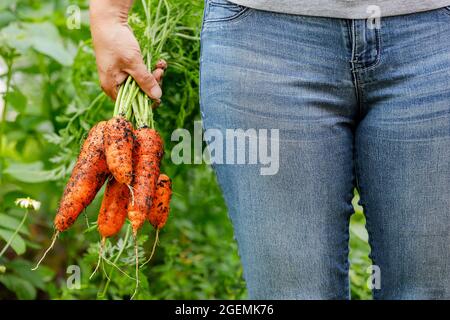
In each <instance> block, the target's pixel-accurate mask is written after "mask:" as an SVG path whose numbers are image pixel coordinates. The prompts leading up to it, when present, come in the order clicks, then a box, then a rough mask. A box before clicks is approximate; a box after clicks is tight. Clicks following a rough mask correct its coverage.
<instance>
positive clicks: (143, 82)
mask: <svg viewBox="0 0 450 320" xmlns="http://www.w3.org/2000/svg"><path fill="white" fill-rule="evenodd" d="M124 71H126V72H127V73H129V74H130V75H131V76H132V77H133V79H134V80H135V81H136V82H137V84H138V85H139V87H141V89H142V91H144V92H145V93H146V94H147V95H148V96H149V97H150V98H152V99H155V100H159V99H160V98H161V95H162V90H161V88H160V86H159V84H158V81H157V80H156V79H155V77H154V75H153V74H151V73H150V72H149V71H148V70H147V67H146V66H145V64H144V63H140V64H136V65H134V66H133V67H132V68H131V69H128V70H127V69H125V70H124Z"/></svg>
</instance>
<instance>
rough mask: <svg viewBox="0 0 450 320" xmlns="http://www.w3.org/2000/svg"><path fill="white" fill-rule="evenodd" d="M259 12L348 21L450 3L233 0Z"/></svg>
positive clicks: (445, 0)
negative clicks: (344, 19)
mask: <svg viewBox="0 0 450 320" xmlns="http://www.w3.org/2000/svg"><path fill="white" fill-rule="evenodd" d="M230 1H231V2H234V3H237V4H240V5H243V6H246V7H251V8H255V9H261V10H267V11H275V12H283V13H291V14H301V15H307V16H321V17H334V18H346V19H367V18H377V17H387V16H396V15H401V14H408V13H414V12H421V11H427V10H433V9H437V8H442V7H446V6H450V0H230Z"/></svg>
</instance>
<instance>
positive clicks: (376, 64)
mask: <svg viewBox="0 0 450 320" xmlns="http://www.w3.org/2000/svg"><path fill="white" fill-rule="evenodd" d="M375 37H376V39H377V51H378V54H377V59H376V60H375V61H374V62H373V63H372V64H371V65H368V66H366V67H358V68H357V69H358V70H361V71H369V70H372V69H375V68H376V67H377V66H378V65H379V64H380V62H381V60H382V56H383V49H382V45H381V44H382V43H381V35H380V30H379V29H378V28H377V29H375Z"/></svg>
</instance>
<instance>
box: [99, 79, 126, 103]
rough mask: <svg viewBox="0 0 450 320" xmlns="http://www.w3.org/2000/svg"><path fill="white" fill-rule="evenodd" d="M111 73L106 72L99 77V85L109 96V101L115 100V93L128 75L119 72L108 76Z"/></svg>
mask: <svg viewBox="0 0 450 320" xmlns="http://www.w3.org/2000/svg"><path fill="white" fill-rule="evenodd" d="M109 74H111V72H107V73H106V74H105V75H104V76H100V85H101V87H102V90H103V91H104V92H105V93H106V94H107V95H108V96H109V97H111V99H113V100H116V99H117V93H118V91H119V86H120V84H121V83H122V82H124V81H125V79H126V78H127V77H128V74H126V73H125V72H120V73H118V74H116V75H115V76H114V75H109Z"/></svg>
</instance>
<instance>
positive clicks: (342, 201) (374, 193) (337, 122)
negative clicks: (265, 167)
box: [200, 0, 450, 299]
mask: <svg viewBox="0 0 450 320" xmlns="http://www.w3.org/2000/svg"><path fill="white" fill-rule="evenodd" d="M201 47H202V48H201V50H202V54H201V68H200V81H201V82H200V93H201V102H200V104H201V112H202V118H203V126H204V129H210V128H214V129H218V130H226V129H227V128H241V129H244V130H246V129H250V128H253V129H263V128H264V129H271V128H277V129H279V136H280V138H279V148H280V160H279V162H280V163H279V170H278V173H277V174H275V175H261V174H260V171H259V169H260V167H259V166H257V165H253V164H252V165H250V164H239V165H237V164H214V165H213V167H214V170H215V172H216V174H217V179H218V182H219V184H220V187H221V189H222V191H223V194H224V198H225V201H226V203H227V207H228V211H229V216H230V218H231V221H232V223H233V226H234V235H235V239H236V241H237V244H238V248H239V255H240V257H241V261H242V264H243V270H244V278H245V280H246V284H247V287H248V294H249V298H251V299H348V298H349V297H350V294H349V275H348V272H349V261H348V254H349V243H348V240H349V218H350V216H351V215H352V213H353V208H352V205H351V200H352V198H353V189H354V188H355V187H356V188H357V190H358V191H359V193H360V198H361V200H360V204H361V205H362V206H363V207H364V212H365V215H366V218H367V226H366V227H367V229H368V232H369V243H370V245H371V253H370V257H371V259H372V260H373V263H374V264H375V265H377V266H378V267H379V268H380V271H381V288H380V289H376V290H374V292H373V293H374V298H376V299H450V8H441V9H437V10H432V11H427V12H422V13H415V14H410V15H403V16H394V17H386V18H382V19H381V21H379V28H377V27H376V26H375V27H374V25H373V21H366V20H348V19H337V18H323V17H312V16H299V15H289V14H283V13H274V12H268V11H261V10H256V9H252V8H248V7H243V6H240V5H236V4H233V3H231V2H228V1H226V0H211V1H209V0H207V1H206V4H205V11H204V19H203V27H202V33H201ZM368 276H369V275H368Z"/></svg>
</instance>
